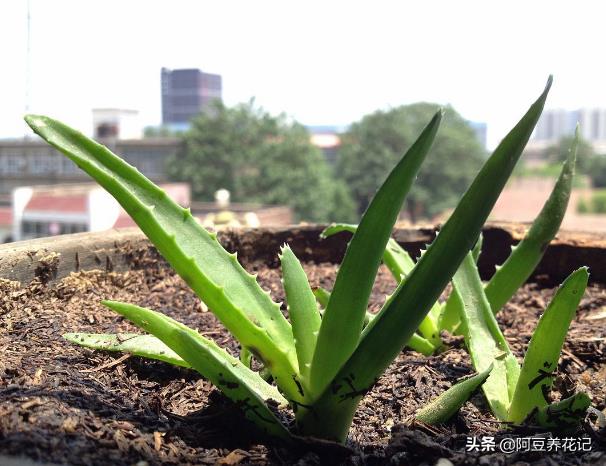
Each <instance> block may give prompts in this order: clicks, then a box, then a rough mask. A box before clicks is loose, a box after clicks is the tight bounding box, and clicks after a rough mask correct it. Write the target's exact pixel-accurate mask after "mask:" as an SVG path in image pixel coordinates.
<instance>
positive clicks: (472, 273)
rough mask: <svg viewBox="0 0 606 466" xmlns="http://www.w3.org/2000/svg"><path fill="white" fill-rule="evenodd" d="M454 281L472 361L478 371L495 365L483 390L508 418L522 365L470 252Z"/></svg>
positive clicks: (497, 411)
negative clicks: (510, 347) (500, 322)
mask: <svg viewBox="0 0 606 466" xmlns="http://www.w3.org/2000/svg"><path fill="white" fill-rule="evenodd" d="M453 284H454V287H455V288H456V289H457V292H458V293H459V296H460V297H461V299H462V303H463V314H462V320H463V324H464V325H465V328H466V329H467V331H466V334H465V343H466V345H467V350H468V351H469V355H470V356H471V362H472V363H473V366H474V367H475V369H476V371H478V372H482V371H484V370H486V369H487V368H488V367H490V366H491V365H494V368H493V370H492V373H491V374H490V376H489V377H488V379H487V380H486V382H485V383H484V385H482V390H483V391H484V394H485V395H486V399H487V401H488V404H489V405H490V408H491V409H492V412H493V413H494V415H495V416H496V417H497V418H498V419H501V420H506V419H507V410H508V408H509V404H510V400H511V398H510V392H511V391H513V387H514V386H515V383H516V382H517V377H518V374H519V366H518V363H517V361H516V359H515V357H514V356H513V354H511V350H510V349H509V346H508V345H507V341H506V340H505V337H504V336H503V333H502V332H501V329H500V328H499V325H498V323H497V321H496V319H495V316H494V314H493V313H492V310H491V309H490V304H489V303H488V299H487V298H486V294H485V293H484V286H483V284H482V281H481V280H480V275H479V274H478V269H477V268H476V265H475V262H474V260H473V256H472V254H471V253H469V254H468V255H467V257H466V258H465V259H464V260H463V263H462V264H461V266H460V267H459V270H457V273H456V274H455V276H454V277H453ZM510 387H511V388H510Z"/></svg>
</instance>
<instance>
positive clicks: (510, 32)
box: [0, 0, 606, 147]
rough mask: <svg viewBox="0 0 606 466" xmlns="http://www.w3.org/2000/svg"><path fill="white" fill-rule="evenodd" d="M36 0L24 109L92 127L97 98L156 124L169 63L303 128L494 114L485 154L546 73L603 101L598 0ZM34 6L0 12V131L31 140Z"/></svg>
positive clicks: (580, 102)
mask: <svg viewBox="0 0 606 466" xmlns="http://www.w3.org/2000/svg"><path fill="white" fill-rule="evenodd" d="M30 3H31V55H30V57H31V60H30V68H31V79H30V83H31V85H30V97H29V102H30V111H32V112H36V113H46V114H50V115H52V116H54V117H57V118H60V119H63V120H65V121H66V122H67V123H69V124H71V125H73V126H76V127H78V128H80V129H82V130H84V131H90V129H91V127H92V121H91V109H92V108H95V107H119V108H134V109H137V110H139V111H140V114H141V117H142V123H143V124H144V125H157V124H159V123H160V121H161V105H160V80H159V76H158V74H159V70H160V69H161V68H162V67H167V68H200V69H202V70H204V71H207V72H210V73H217V74H220V75H222V76H223V80H224V83H223V96H224V101H225V102H226V104H228V105H233V104H236V103H238V102H243V101H247V100H249V99H250V98H251V97H255V99H256V102H257V103H258V104H259V105H261V106H262V107H264V108H265V109H267V110H268V111H270V112H271V113H273V114H277V113H281V112H285V113H286V114H288V115H290V116H291V117H293V118H295V119H296V120H298V121H300V122H301V123H303V124H305V125H331V126H344V125H348V124H350V123H351V122H353V121H357V120H359V119H360V118H361V117H362V116H363V115H364V114H366V113H370V112H373V111H375V110H378V109H387V108H390V107H395V106H399V105H405V104H409V103H412V102H415V101H432V102H436V103H438V104H442V105H446V104H451V105H452V106H453V107H454V108H455V109H456V110H457V111H459V112H460V113H461V114H462V115H463V116H464V117H465V118H466V119H469V120H472V121H481V122H485V123H487V125H488V146H489V147H494V145H495V144H496V143H497V142H498V140H499V139H500V138H501V137H502V136H504V134H505V133H506V131H507V130H508V129H509V128H510V127H511V126H512V125H513V124H514V123H515V122H516V121H517V119H518V118H519V117H520V116H521V114H522V113H523V112H524V110H525V109H526V108H527V102H528V101H529V99H531V98H532V97H533V96H534V95H535V94H536V93H537V91H538V90H540V89H541V88H542V86H543V85H544V82H545V80H546V78H547V76H548V75H549V74H550V73H553V74H554V75H555V82H554V87H553V90H552V93H551V95H550V99H549V101H548V105H547V106H548V108H567V109H575V108H580V107H606V91H604V89H603V84H602V83H603V82H605V81H606V71H605V70H603V69H602V67H601V65H600V63H599V60H597V59H596V58H597V57H598V56H599V52H600V50H598V48H597V47H598V44H600V43H601V37H600V27H601V26H600V20H601V18H602V17H603V12H604V11H603V10H605V7H604V6H602V5H601V4H600V3H598V2H589V1H585V2H580V3H579V4H578V5H576V6H575V9H574V10H571V9H570V8H569V7H568V4H567V3H564V2H533V3H532V4H525V3H522V2H509V3H507V4H506V5H505V4H502V5H494V4H492V5H486V4H484V3H482V2H475V1H474V2H469V1H468V2H457V4H456V5H451V4H449V3H447V2H437V4H435V5H434V4H432V5H412V4H410V5H401V4H400V5H394V4H391V3H386V2H374V3H372V4H370V3H366V2H361V3H356V4H354V5H351V4H347V3H340V2H336V3H331V4H326V5H325V4H321V3H319V2H311V3H305V4H291V5H289V6H286V5H283V4H281V3H279V2H266V3H263V4H262V5H261V6H259V5H250V4H247V3H243V2H234V3H233V4H232V3H230V4H222V5H210V4H199V3H197V2H189V1H176V2H171V3H170V4H169V3H166V2H157V3H153V4H149V3H144V2H140V1H133V2H127V3H124V2H122V3H119V2H116V1H111V0H110V1H107V2H104V3H98V4H93V3H87V5H86V8H85V7H84V6H82V4H80V3H78V2H73V1H55V2H52V5H51V4H50V2H41V1H39V0H31V1H30ZM26 5H27V2H25V1H23V2H10V3H9V2H6V3H3V4H2V6H1V7H0V11H1V13H2V17H3V18H4V19H5V23H6V26H5V27H3V28H2V30H1V32H0V40H2V41H3V43H4V44H11V46H9V47H6V49H7V50H6V54H5V56H4V60H3V65H4V66H5V67H6V68H5V71H8V72H5V73H4V76H6V79H5V82H4V86H3V89H2V91H0V99H2V102H3V107H2V108H3V109H2V111H0V137H11V136H13V137H14V136H21V135H23V134H24V125H23V123H22V121H21V117H22V115H23V113H25V107H26V98H25V96H26V83H27V77H26V73H25V70H26V69H27V60H26V43H27V41H26V38H27V34H26V24H27V22H26V13H27V8H26ZM169 8H170V9H169ZM512 26H514V27H512ZM495 91H496V92H495ZM495 94H496V97H495Z"/></svg>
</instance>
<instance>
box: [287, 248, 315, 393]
mask: <svg viewBox="0 0 606 466" xmlns="http://www.w3.org/2000/svg"><path fill="white" fill-rule="evenodd" d="M279 257H280V261H281V263H282V275H283V283H284V291H285V293H286V302H287V304H288V314H289V316H290V322H291V324H292V331H293V335H294V338H295V348H296V350H297V358H298V361H299V370H300V373H301V379H302V383H303V384H304V385H305V386H308V385H309V371H310V367H311V361H312V359H313V355H314V350H315V348H316V340H317V338H318V331H319V330H320V323H321V319H320V313H319V311H318V305H317V304H316V298H315V296H314V294H313V292H312V290H311V287H310V286H309V282H308V281H307V275H305V271H304V270H303V267H302V266H301V263H300V262H299V260H298V259H297V257H296V256H295V254H294V253H293V252H292V250H291V249H290V247H288V246H286V245H285V246H284V247H283V248H282V254H281V255H280V256H279Z"/></svg>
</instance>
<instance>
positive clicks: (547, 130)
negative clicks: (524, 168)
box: [529, 108, 606, 154]
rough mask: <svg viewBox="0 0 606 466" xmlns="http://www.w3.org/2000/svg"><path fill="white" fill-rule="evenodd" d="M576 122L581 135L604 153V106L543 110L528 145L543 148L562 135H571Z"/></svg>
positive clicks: (605, 147)
mask: <svg viewBox="0 0 606 466" xmlns="http://www.w3.org/2000/svg"><path fill="white" fill-rule="evenodd" d="M577 123H579V125H580V131H581V137H582V138H583V139H585V140H586V141H587V142H589V143H590V144H591V145H592V146H593V149H594V150H595V151H596V152H597V153H600V154H601V153H606V108H581V109H578V110H564V109H553V110H545V111H544V112H543V114H542V115H541V118H540V119H539V122H538V123H537V127H536V129H535V132H534V134H533V136H532V139H531V141H530V144H529V146H530V147H531V148H536V149H545V148H546V147H549V146H551V145H553V144H555V143H557V142H558V140H559V139H561V138H562V137H564V136H571V135H573V134H574V131H575V128H576V125H577Z"/></svg>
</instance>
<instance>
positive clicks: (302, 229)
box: [0, 222, 606, 283]
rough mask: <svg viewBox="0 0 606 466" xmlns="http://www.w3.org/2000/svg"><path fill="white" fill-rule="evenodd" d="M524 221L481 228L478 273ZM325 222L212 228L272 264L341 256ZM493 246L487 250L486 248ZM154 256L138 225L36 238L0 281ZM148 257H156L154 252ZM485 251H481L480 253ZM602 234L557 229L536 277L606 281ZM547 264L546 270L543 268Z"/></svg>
mask: <svg viewBox="0 0 606 466" xmlns="http://www.w3.org/2000/svg"><path fill="white" fill-rule="evenodd" d="M529 226H530V224H524V223H509V222H491V223H487V224H486V226H485V227H484V237H485V245H487V247H486V248H485V250H487V251H489V252H490V254H489V256H494V257H488V258H486V261H485V262H486V263H485V264H484V265H483V267H482V269H485V270H482V272H483V275H490V274H491V272H490V271H487V269H490V268H491V267H492V268H494V264H498V263H500V262H502V260H503V259H504V258H505V257H506V256H507V255H508V254H509V248H510V246H511V245H512V244H515V243H516V242H517V241H519V240H520V239H522V238H523V237H524V234H525V232H526V231H527V230H528V228H529ZM324 227H325V225H315V224H311V225H289V226H280V227H262V228H254V229H253V228H226V229H221V230H219V232H218V237H219V240H220V241H221V243H222V244H223V245H224V246H225V247H226V249H228V250H230V251H238V256H239V258H240V259H242V260H244V261H252V260H263V261H265V262H268V263H270V265H277V262H276V261H277V257H276V254H277V252H278V250H279V249H278V248H279V246H280V245H281V244H283V243H285V242H287V243H289V244H291V246H292V247H293V249H294V250H295V252H296V254H297V255H298V256H299V258H300V259H302V260H309V261H311V260H313V261H316V262H334V263H337V262H339V261H340V259H341V258H342V255H343V254H344V251H345V248H346V243H347V240H348V239H349V234H347V233H343V234H339V235H336V236H335V237H331V238H328V239H326V240H320V239H319V233H320V232H321V231H322V230H323V229H324ZM438 228H439V227H438V226H432V225H428V226H418V227H409V228H396V229H395V230H394V232H393V236H394V238H395V239H396V240H397V241H398V242H399V243H400V244H402V245H403V246H404V247H405V248H406V249H408V250H409V251H410V252H412V253H413V254H414V253H415V251H418V249H420V248H421V247H423V246H424V245H425V244H427V243H429V242H431V240H432V239H433V237H434V236H435V233H436V231H437V229H438ZM491 248H492V249H494V251H492V250H491ZM145 254H148V255H149V254H152V256H153V257H154V258H155V259H157V258H158V254H157V252H155V248H154V247H153V246H152V245H151V243H150V242H149V240H148V239H147V238H146V237H145V235H144V234H143V233H142V232H141V230H139V229H138V228H136V227H134V228H124V229H113V230H107V231H101V232H85V233H75V234H70V235H61V236H54V237H48V238H40V239H34V240H27V241H19V242H15V243H7V244H2V245H0V278H4V279H9V280H16V281H20V282H29V281H31V280H32V279H34V278H35V277H38V278H40V279H41V280H42V281H47V282H48V281H54V280H57V279H60V278H62V277H64V276H66V275H68V274H69V273H70V272H72V271H80V270H94V269H101V270H107V271H112V270H127V269H129V268H132V267H133V266H134V265H135V266H136V264H133V261H135V262H136V259H137V258H140V257H141V256H142V255H145ZM154 254H155V255H154ZM483 255H484V254H483ZM605 263H606V234H599V233H589V232H577V231H566V230H563V231H560V232H559V233H558V236H557V237H556V238H555V239H554V241H552V242H551V243H550V245H549V247H548V249H547V252H546V254H545V257H544V259H543V261H542V263H541V264H540V265H539V267H538V268H537V271H536V273H535V277H536V276H539V275H541V274H545V273H547V274H550V275H554V277H553V278H554V280H557V279H560V277H562V276H563V277H565V276H566V275H568V273H570V272H572V271H573V270H574V269H576V268H578V267H580V266H582V265H587V266H589V267H590V271H591V272H592V280H593V281H597V282H601V283H606V267H603V266H601V264H605ZM547 269H551V270H547Z"/></svg>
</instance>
